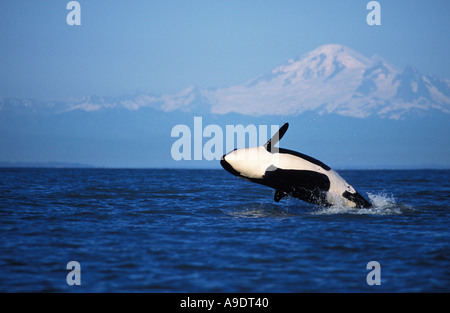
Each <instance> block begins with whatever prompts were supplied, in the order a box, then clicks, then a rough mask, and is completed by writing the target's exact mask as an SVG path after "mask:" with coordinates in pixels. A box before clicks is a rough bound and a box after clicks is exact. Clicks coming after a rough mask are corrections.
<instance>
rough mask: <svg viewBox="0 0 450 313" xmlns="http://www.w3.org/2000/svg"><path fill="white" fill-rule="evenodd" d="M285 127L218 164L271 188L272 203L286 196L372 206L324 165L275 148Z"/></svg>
mask: <svg viewBox="0 0 450 313" xmlns="http://www.w3.org/2000/svg"><path fill="white" fill-rule="evenodd" d="M288 127H289V123H285V124H284V125H283V126H282V127H281V128H280V129H279V130H278V132H277V133H276V134H275V135H274V136H273V137H272V138H270V139H269V141H268V142H267V143H266V144H264V145H263V146H259V147H251V148H241V149H234V150H233V151H231V152H230V153H228V154H225V155H224V156H222V158H221V160H220V164H221V165H222V167H223V168H224V169H225V170H227V171H228V172H230V173H231V174H233V175H235V176H238V177H241V178H244V179H246V180H249V181H251V182H254V183H258V184H261V185H264V186H268V187H270V188H273V189H275V195H274V200H275V201H276V202H279V201H280V200H281V199H282V198H284V197H286V196H289V195H290V196H293V197H295V198H298V199H300V200H303V201H305V202H308V203H312V204H315V205H320V206H325V207H329V206H333V205H343V206H347V207H354V208H369V207H371V206H372V205H371V204H370V202H369V201H367V200H366V199H365V198H364V197H363V196H361V195H360V194H359V193H358V192H357V191H356V190H355V189H354V188H353V187H352V186H351V185H350V184H348V183H347V182H346V181H345V180H344V179H343V178H342V177H341V176H339V174H338V173H337V172H336V171H334V170H333V169H331V168H330V167H329V166H328V165H325V164H324V163H322V162H321V161H319V160H316V159H314V158H312V157H310V156H308V155H305V154H302V153H299V152H296V151H292V150H287V149H282V148H278V147H275V145H276V144H277V143H278V141H279V140H280V139H281V138H282V137H283V136H284V134H285V133H286V131H287V129H288Z"/></svg>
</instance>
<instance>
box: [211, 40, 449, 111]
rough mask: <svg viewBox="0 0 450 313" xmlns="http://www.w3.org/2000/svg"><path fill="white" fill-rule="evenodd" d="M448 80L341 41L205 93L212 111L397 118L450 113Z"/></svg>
mask: <svg viewBox="0 0 450 313" xmlns="http://www.w3.org/2000/svg"><path fill="white" fill-rule="evenodd" d="M449 88H450V84H449V81H443V80H439V79H437V78H435V77H433V76H431V75H429V76H426V77H425V76H423V75H421V74H420V73H419V72H418V71H417V70H416V69H414V68H412V67H407V68H406V69H405V70H404V71H400V70H399V69H398V68H396V67H394V66H392V65H390V64H389V63H387V62H386V61H384V60H382V59H381V58H379V57H377V56H374V57H372V58H370V59H369V58H367V57H365V56H363V55H361V54H359V53H357V52H355V51H354V50H352V49H350V48H347V47H345V46H342V45H335V44H333V45H325V46H322V47H319V48H317V49H315V50H314V51H312V52H310V53H308V54H306V55H304V56H302V57H300V58H298V59H296V60H290V61H288V62H287V63H285V64H283V65H281V66H279V67H277V68H276V69H274V70H273V71H272V72H270V73H268V74H265V75H261V76H259V77H257V78H256V79H253V80H250V81H249V82H247V83H245V84H243V85H237V86H232V87H230V88H223V89H219V90H217V91H216V92H214V93H211V94H210V95H209V100H210V102H211V104H212V112H213V113H218V114H226V113H229V112H236V113H242V114H248V115H266V114H278V115H292V114H294V115H295V114H300V113H302V112H304V111H317V112H318V113H320V114H326V113H336V114H339V115H344V116H353V117H360V118H364V117H368V116H371V115H377V116H379V117H386V118H393V119H399V118H403V117H404V116H405V115H406V114H407V113H408V112H410V111H412V110H415V111H428V110H431V109H436V110H439V111H442V112H445V113H450V92H449Z"/></svg>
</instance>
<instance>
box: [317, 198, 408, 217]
mask: <svg viewBox="0 0 450 313" xmlns="http://www.w3.org/2000/svg"><path fill="white" fill-rule="evenodd" d="M367 195H368V196H369V200H370V202H371V203H372V207H370V208H362V209H359V208H350V207H347V206H343V205H333V206H331V207H327V208H321V209H319V210H318V211H315V212H313V213H312V214H313V215H333V214H359V215H365V214H367V215H396V214H403V213H405V212H411V211H413V208H412V207H410V206H408V205H406V204H402V203H397V201H396V200H395V197H394V196H393V195H392V194H386V193H378V194H373V193H367Z"/></svg>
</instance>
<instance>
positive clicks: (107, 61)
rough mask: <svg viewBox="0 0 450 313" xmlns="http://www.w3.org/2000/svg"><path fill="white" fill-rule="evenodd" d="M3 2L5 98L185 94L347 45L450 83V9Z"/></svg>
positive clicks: (351, 2)
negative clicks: (76, 22) (77, 16)
mask: <svg viewBox="0 0 450 313" xmlns="http://www.w3.org/2000/svg"><path fill="white" fill-rule="evenodd" d="M68 2H69V1H62V0H53V1H51V0H47V1H21V0H15V1H1V2H0V42H1V48H0V97H15V98H36V99H40V100H50V99H69V98H79V97H83V96H87V95H99V96H120V95H125V94H134V93H135V92H137V91H140V92H146V93H155V94H161V93H175V92H178V91H180V90H182V89H184V88H186V87H188V86H190V85H196V86H201V87H227V86H230V85H234V84H240V83H243V82H245V81H247V80H248V79H251V78H254V77H256V76H257V75H259V74H261V73H264V72H267V71H270V70H272V69H273V68H274V67H276V66H277V65H280V64H282V63H283V62H285V61H286V60H288V59H291V58H294V57H297V56H300V55H302V54H304V53H306V52H309V51H311V50H313V49H315V48H316V47H318V46H320V45H323V44H328V43H339V44H343V45H346V46H349V47H351V48H353V49H355V50H356V51H359V52H361V53H363V54H365V55H367V56H371V55H373V54H378V55H379V56H381V57H383V58H385V59H387V60H389V62H391V63H392V64H395V65H397V66H399V67H401V68H402V67H404V66H406V65H407V64H413V65H414V66H416V67H417V68H418V69H419V70H420V71H422V72H423V73H428V72H430V73H433V74H435V75H437V76H438V77H440V78H450V58H449V57H448V56H449V55H450V40H449V36H448V31H449V30H450V19H449V18H448V16H449V15H448V14H449V12H450V2H449V1H448V0H443V1H437V0H435V1H417V0H415V1H400V0H397V1H379V3H380V4H381V23H382V25H381V26H369V25H367V23H366V15H367V14H368V13H369V11H368V10H367V9H366V4H367V3H368V2H369V1H365V0H364V1H356V0H348V1H312V0H309V1H300V0H294V1H285V0H283V1H265V0H263V1H253V0H239V1H233V0H231V1H211V0H210V1H201V0H195V1H194V0H185V1H175V0H173V1H99V0H89V1H87V0H84V1H83V0H80V1H79V3H80V4H81V26H69V25H67V23H66V16H67V14H68V13H69V11H68V10H67V9H66V4H67V3H68Z"/></svg>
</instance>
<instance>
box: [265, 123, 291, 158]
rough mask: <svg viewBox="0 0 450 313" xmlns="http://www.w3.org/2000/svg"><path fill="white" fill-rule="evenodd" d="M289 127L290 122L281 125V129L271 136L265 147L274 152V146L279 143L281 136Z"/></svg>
mask: <svg viewBox="0 0 450 313" xmlns="http://www.w3.org/2000/svg"><path fill="white" fill-rule="evenodd" d="M288 127H289V123H285V124H284V125H283V126H281V127H280V129H279V130H278V131H277V132H276V133H275V135H273V136H272V138H270V139H269V141H268V142H266V144H265V145H264V148H266V150H267V151H269V152H272V147H274V146H275V145H276V144H277V143H278V141H280V140H281V138H283V136H284V134H285V133H286V131H287V129H288Z"/></svg>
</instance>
